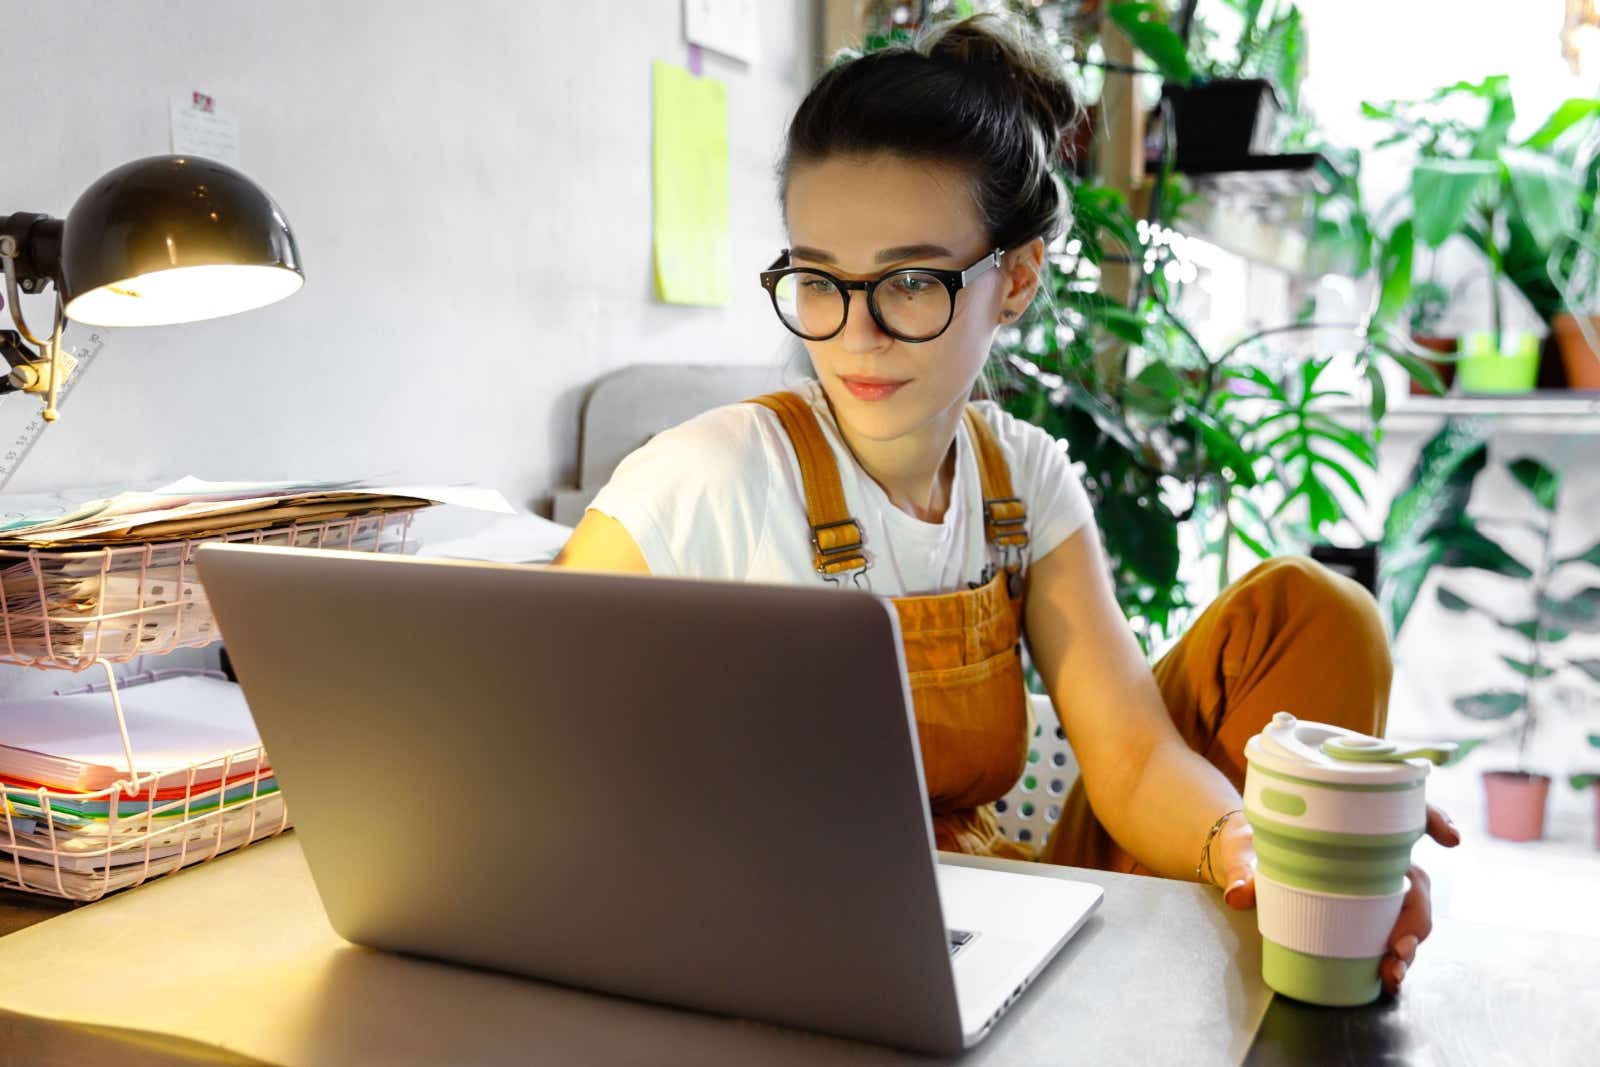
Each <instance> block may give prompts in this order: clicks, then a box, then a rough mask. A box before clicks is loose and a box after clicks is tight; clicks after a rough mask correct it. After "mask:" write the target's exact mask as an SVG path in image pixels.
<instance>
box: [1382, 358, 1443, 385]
mask: <svg viewBox="0 0 1600 1067" xmlns="http://www.w3.org/2000/svg"><path fill="white" fill-rule="evenodd" d="M1381 351H1382V352H1383V353H1384V354H1385V355H1386V356H1388V357H1389V358H1390V359H1392V360H1394V361H1395V362H1396V363H1398V364H1400V366H1401V367H1402V368H1404V370H1405V372H1406V373H1407V374H1409V375H1411V379H1412V381H1415V382H1418V383H1420V384H1421V385H1422V387H1423V388H1424V389H1426V390H1428V392H1430V393H1432V394H1433V395H1434V396H1443V395H1444V379H1443V378H1442V377H1440V376H1439V370H1438V368H1437V367H1435V366H1434V365H1433V363H1432V362H1431V361H1430V360H1429V359H1427V358H1424V357H1422V356H1419V355H1416V354H1415V353H1413V352H1408V351H1406V350H1405V349H1404V348H1400V347H1398V346H1396V347H1392V348H1391V347H1388V346H1382V347H1381Z"/></svg>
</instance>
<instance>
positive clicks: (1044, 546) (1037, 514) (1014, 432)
mask: <svg viewBox="0 0 1600 1067" xmlns="http://www.w3.org/2000/svg"><path fill="white" fill-rule="evenodd" d="M985 414H986V415H987V416H988V419H989V424H990V425H991V426H993V427H994V430H995V436H997V437H998V438H999V439H1000V443H1001V445H1002V447H1003V448H1004V450H1005V451H1006V453H1007V459H1008V460H1010V462H1011V482H1012V488H1013V489H1014V490H1015V491H1016V492H1017V495H1019V496H1020V497H1022V500H1023V502H1024V503H1025V504H1026V505H1027V507H1028V543H1029V555H1031V556H1032V557H1033V558H1034V559H1043V558H1044V557H1045V556H1048V555H1049V554H1050V553H1051V552H1052V551H1053V550H1054V549H1055V548H1056V546H1058V545H1060V544H1061V543H1062V542H1063V541H1065V540H1067V538H1069V537H1071V536H1072V535H1073V534H1075V533H1077V532H1078V530H1079V529H1081V528H1082V527H1083V525H1084V524H1085V523H1087V522H1089V521H1090V520H1092V519H1093V518H1094V505H1093V504H1091V503H1090V502H1089V494H1088V492H1087V490H1085V489H1084V487H1083V475H1082V473H1081V468H1080V467H1079V465H1077V464H1074V463H1073V462H1072V461H1071V459H1070V458H1069V457H1068V455H1067V443H1066V442H1065V441H1061V440H1058V439H1056V438H1054V437H1051V436H1050V435H1049V434H1048V433H1046V432H1045V431H1044V430H1042V429H1040V428H1039V427H1038V426H1035V425H1034V424H1033V423H1031V422H1025V421H1023V420H1022V419H1019V418H1016V417H1015V416H1013V415H1011V414H1010V413H1009V412H1006V411H1003V410H1001V409H1000V407H999V406H998V405H992V406H989V410H988V411H987V412H986V413H985Z"/></svg>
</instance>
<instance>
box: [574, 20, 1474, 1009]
mask: <svg viewBox="0 0 1600 1067" xmlns="http://www.w3.org/2000/svg"><path fill="white" fill-rule="evenodd" d="M1076 112H1077V106H1076V102H1075V101H1074V99H1073V97H1072V93H1071V90H1070V89H1069V87H1068V86H1067V84H1066V83H1065V81H1064V80H1063V79H1062V77H1061V75H1060V72H1059V69H1058V67H1057V66H1056V64H1055V61H1054V58H1053V57H1052V56H1051V55H1050V54H1049V52H1048V51H1046V50H1045V49H1043V48H1042V47H1041V46H1039V45H1038V44H1037V43H1035V42H1032V41H1029V40H1026V39H1024V38H1021V37H1020V36H1018V35H1017V34H1016V33H1015V32H1014V31H1012V30H1011V29H1010V28H1009V27H1008V26H1007V25H1006V24H1005V23H1003V22H1000V21H999V20H997V19H995V18H993V17H992V16H978V17H976V18H972V19H968V20H966V21H964V22H960V23H956V24H954V25H950V26H946V27H944V28H942V29H940V30H938V31H936V32H935V33H933V34H932V35H930V36H928V37H926V38H925V39H923V40H922V41H921V42H919V43H918V44H917V45H916V46H915V47H911V48H895V49H890V50H886V51H882V52H877V53H873V54H870V55H867V56H864V57H861V58H858V59H855V60H852V61H849V62H845V63H842V64H840V65H838V66H836V67H834V68H833V69H832V70H830V71H829V72H828V73H827V74H825V75H824V76H823V77H822V78H821V79H820V80H819V81H818V82H817V84H816V85H815V86H814V87H813V88H812V90H811V92H810V94H809V95H808V96H807V97H806V99H805V100H804V102H803V103H802V104H801V105H800V108H799V111H798V112H797V113H796V115H795V117H794V120H793V122H792V124H791V126H790V129H789V136H788V145H787V151H786V153H785V157H784V160H783V163H782V165H781V198H782V203H783V208H784V213H785V218H786V222H787V225H788V230H789V235H790V239H791V247H790V248H789V249H788V250H787V251H786V252H785V253H784V254H783V255H782V256H780V257H779V259H778V261H777V262H776V263H774V264H773V266H772V268H770V269H769V270H768V271H766V272H763V273H762V275H761V280H762V284H763V285H764V286H765V287H766V288H767V290H768V292H769V294H770V295H771V297H772V301H773V306H774V308H775V309H776V310H777V312H778V314H779V317H780V318H781V319H782V320H783V322H784V325H785V326H787V327H788V328H789V329H790V330H791V331H792V332H794V333H795V334H797V335H799V336H800V337H801V338H802V339H803V340H804V342H805V345H806V349H807V351H808V352H809V354H810V357H811V363H812V366H813V367H814V368H815V371H816V376H817V377H816V380H815V381H810V382H807V383H806V384H805V385H804V386H802V387H801V388H799V389H796V390H794V391H792V392H786V393H777V394H772V395H771V396H767V397H762V398H759V399H758V400H757V401H755V402H752V403H746V404H736V405H732V406H729V407H726V408H721V409H718V410H715V411H712V412H709V413H707V414H705V415H703V416H701V417H699V418H696V419H693V420H691V421H690V422H688V423H685V424H684V425H682V426H679V427H677V428H675V429H673V430H670V431H668V432H666V433H663V434H660V435H658V436H657V437H656V438H654V439H653V440H651V441H650V442H649V443H648V444H647V445H645V446H644V447H643V448H641V449H640V450H638V451H637V452H635V453H634V454H633V455H632V456H630V457H628V459H627V460H625V461H624V462H623V463H622V464H621V465H620V466H619V467H618V468H617V471H616V473H615V475H614V477H613V479H612V481H611V482H610V483H609V484H608V485H607V486H606V488H605V489H604V490H603V491H602V492H601V493H600V494H599V496H598V497H597V498H596V499H595V501H594V504H593V505H592V509H591V510H590V511H589V512H588V513H587V514H586V515H585V516H584V518H583V520H582V522H581V523H580V524H579V525H578V528H577V530H576V531H575V532H574V534H573V536H572V539H571V541H570V542H569V543H568V545H567V546H566V548H565V550H564V551H563V553H562V555H561V558H560V559H559V560H558V563H559V564H561V565H565V566H571V567H577V568H584V569H591V570H610V571H625V572H628V571H631V572H639V573H654V574H665V575H684V576H695V577H703V578H717V579H726V580H740V581H744V580H748V581H765V582H797V583H804V584H820V583H824V582H831V583H836V584H844V585H852V586H857V587H860V588H868V589H871V590H873V591H875V592H877V593H880V594H884V595H887V596H889V597H892V598H893V601H894V604H895V606H896V608H897V609H898V612H899V616H900V623H901V629H902V632H903V634H904V636H905V645H906V660H907V666H908V668H909V670H910V672H911V684H912V694H913V699H914V703H915V705H916V716H917V724H918V734H919V741H920V743H921V746H922V755H923V763H924V769H925V773H926V775H927V779H928V789H929V799H930V804H931V806H932V810H933V815H934V826H935V832H936V837H937V839H938V843H939V845H940V847H942V848H950V849H958V850H961V851H967V852H973V853H980V854H989V855H998V856H1009V857H1025V858H1030V859H1032V858H1038V859H1042V860H1047V861H1050V862H1055V863H1065V864H1071V865H1076V866H1092V867H1096V868H1101V869H1108V870H1120V871H1140V872H1144V873H1153V874H1158V875H1162V876H1166V877H1171V878H1189V879H1195V880H1209V881H1210V882H1212V883H1213V884H1215V885H1216V886H1218V887H1219V888H1221V889H1223V890H1224V895H1225V899H1226V901H1227V903H1228V904H1230V905H1232V906H1233V907H1236V908H1248V907H1252V906H1253V905H1254V894H1255V890H1254V874H1253V872H1254V863H1255V854H1254V850H1253V848H1252V843H1251V834H1250V828H1249V826H1248V824H1247V823H1246V822H1245V820H1244V818H1243V816H1242V814H1240V811H1239V809H1240V807H1241V802H1240V799H1239V789H1240V787H1241V785H1242V782H1243V777H1244V770H1245V763H1244V759H1243V755H1242V751H1243V745H1244V741H1245V740H1246V739H1247V738H1248V737H1250V736H1251V735H1253V734H1255V733H1257V732H1258V731H1259V730H1260V729H1261V727H1262V726H1263V725H1264V724H1265V723H1266V722H1267V721H1269V720H1270V718H1271V716H1272V714H1273V713H1274V712H1276V711H1278V710H1280V709H1282V708H1289V709H1290V710H1292V711H1294V712H1295V713H1296V714H1297V715H1299V716H1300V717H1302V718H1306V719H1312V720H1317V721H1323V722H1332V723H1338V724H1341V725H1346V726H1349V727H1351V728H1354V729H1358V730H1361V731H1363V732H1369V733H1381V732H1382V730H1383V725H1384V717H1385V713H1386V710H1387V695H1388V687H1389V677H1390V665H1389V659H1388V651H1387V645H1386V642H1385V639H1384V635H1383V631H1382V627H1381V625H1380V624H1379V621H1378V617H1377V613H1376V611H1375V609H1374V607H1373V605H1372V603H1371V599H1370V597H1368V596H1367V595H1366V594H1365V592H1364V591H1363V590H1361V589H1360V588H1359V587H1357V586H1356V585H1355V584H1354V583H1352V582H1349V581H1348V580H1346V579H1343V578H1339V577H1336V576H1334V575H1331V574H1329V573H1328V572H1326V571H1324V570H1323V569H1322V568H1320V567H1318V566H1316V565H1315V564H1311V563H1308V562H1305V561H1294V560H1281V561H1272V562H1270V563H1267V564H1264V565H1262V566H1261V567H1259V568H1257V569H1256V570H1255V571H1253V572H1251V574H1250V575H1248V576H1247V577H1245V578H1244V579H1243V580H1241V581H1240V582H1238V583H1236V584H1235V585H1234V586H1232V587H1230V588H1229V589H1228V590H1226V591H1225V592H1224V593H1223V594H1222V596H1221V597H1219V598H1218V600H1217V602H1216V603H1215V604H1213V605H1212V606H1211V607H1210V608H1209V609H1208V610H1207V611H1206V613H1205V614H1204V615H1203V616H1202V618H1201V619H1200V620H1198V622H1197V624H1196V625H1195V627H1194V628H1193V630H1192V631H1191V632H1190V633H1189V634H1188V635H1187V636H1186V637H1185V638H1184V640H1183V641H1182V642H1181V643H1180V644H1179V645H1178V646H1177V647H1176V648H1175V649H1174V650H1173V651H1172V652H1171V653H1170V654H1168V655H1167V656H1166V657H1165V658H1164V659H1163V660H1162V661H1161V663H1160V664H1159V665H1158V666H1157V668H1156V672H1155V674H1154V676H1152V674H1151V670H1150V667H1149V666H1148V665H1147V664H1146V663H1145V661H1144V659H1143V658H1142V656H1141V654H1140V651H1139V647H1138V645H1137V643H1136V642H1135V640H1134V638H1133V636H1132V633H1131V632H1130V630H1129V627H1128V625H1127V622H1126V620H1125V619H1124V617H1123V616H1122V614H1121V612H1120V610H1119V608H1118V606H1117V602H1116V600H1115V598H1114V596H1113V593H1112V588H1111V584H1110V581H1109V578H1108V568H1107V565H1106V562H1105V558H1104V556H1103V554H1102V551H1101V547H1100V543H1099V539H1098V535H1097V532H1096V529H1095V525H1094V523H1093V522H1092V521H1091V519H1092V514H1091V509H1090V504H1089V501H1088V498H1087V495H1086V494H1085V492H1084V489H1083V487H1082V485H1081V483H1080V482H1079V481H1078V479H1077V477H1076V476H1075V475H1074V473H1073V472H1072V470H1071V468H1070V467H1069V465H1068V461H1067V457H1066V455H1065V454H1064V452H1063V451H1062V449H1061V447H1060V445H1059V444H1058V443H1057V442H1056V441H1054V440H1052V439H1051V438H1050V437H1049V436H1048V435H1047V434H1045V433H1044V432H1043V431H1042V430H1040V429H1038V428H1037V427H1034V426H1031V425H1028V424H1026V423H1022V422H1019V421H1017V420H1015V419H1013V418H1011V417H1010V416H1008V415H1006V414H1005V413H1003V412H1001V411H1000V410H999V409H998V408H997V407H996V406H995V405H993V404H988V403H980V404H970V405H969V403H968V400H969V398H970V397H971V396H972V394H973V389H974V385H975V383H976V381H977V379H978V378H979V376H980V374H981V373H982V371H983V368H984V364H985V361H986V360H987V358H988V353H989V349H990V345H991V342H992V341H993V338H994V334H995V331H996V330H997V329H998V328H999V327H1000V326H1001V325H1002V324H1004V323H1007V322H1010V321H1013V320H1015V319H1017V318H1018V317H1019V316H1020V315H1021V314H1022V312H1023V310H1024V309H1025V308H1026V307H1027V306H1028V303H1029V301H1030V300H1032V299H1033V297H1034V295H1035V292H1036V290H1037V289H1038V286H1039V282H1040V271H1041V267H1042V264H1043V260H1044V251H1045V244H1046V242H1047V241H1048V240H1049V239H1050V238H1052V237H1054V236H1055V235H1057V234H1058V233H1059V232H1060V231H1061V228H1062V226H1063V222H1064V218H1065V214H1066V211H1067V204H1066V203H1065V197H1064V193H1063V191H1062V188H1061V186H1060V184H1059V183H1058V182H1057V180H1056V179H1055V177H1054V173H1053V163H1054V162H1055V158H1054V157H1055V153H1056V147H1055V146H1057V145H1059V144H1061V143H1062V135H1063V133H1064V132H1065V131H1066V130H1067V129H1068V128H1069V127H1070V125H1071V123H1072V122H1073V121H1074V119H1075V117H1076ZM1024 632H1025V636H1026V638H1027V641H1028V647H1029V651H1030V653H1031V656H1032V659H1033V662H1034V663H1035V665H1036V666H1037V667H1038V670H1039V673H1040V675H1041V677H1042V678H1043V680H1044V682H1045V684H1046V685H1047V687H1048V689H1049V692H1050V696H1051V699H1052V701H1053V702H1054V704H1055V707H1056V709H1057V712H1058V714H1059V716H1060V719H1061V723H1062V726H1063V728H1064V729H1065V731H1066V734H1067V737H1068V740H1069V741H1070V742H1071V744H1072V747H1073V750H1074V752H1075V754H1076V755H1077V757H1078V760H1079V763H1080V766H1081V770H1082V773H1081V778H1080V781H1079V782H1078V784H1077V785H1076V786H1075V787H1074V789H1073V791H1072V793H1071V794H1070V795H1069V796H1068V797H1067V799H1066V801H1065V803H1064V805H1063V811H1062V816H1061V818H1060V820H1059V822H1058V823H1057V826H1056V828H1055V830H1054V832H1053V833H1052V835H1051V837H1050V840H1049V841H1048V842H1047V843H1046V845H1045V847H1044V848H1043V849H1042V850H1041V852H1040V853H1039V854H1038V855H1037V856H1035V855H1034V854H1033V853H1032V851H1031V850H1028V849H1026V848H1024V847H1023V846H1022V845H1020V844H1019V843H1016V842H1011V841H1007V840H1006V839H1005V838H1004V837H1003V836H1002V835H1001V834H1000V833H999V831H998V829H997V827H996V823H995V818H994V813H993V807H992V804H993V802H994V801H995V800H996V799H998V798H999V797H1001V796H1003V795H1004V794H1005V793H1006V792H1007V791H1009V789H1010V788H1011V787H1012V785H1013V784H1014V783H1015V782H1016V781H1017V778H1018V776H1019V774H1020V772H1021V769H1022V765H1023V760H1024V758H1025V754H1026V751H1027V748H1028V738H1029V736H1030V734H1031V725H1030V723H1029V722H1028V720H1027V713H1026V700H1025V698H1024V695H1023V685H1022V672H1021V666H1020V663H1019V659H1018V651H1017V650H1018V639H1019V637H1020V636H1022V635H1023V633H1024ZM796 669H810V668H809V666H808V665H797V667H796ZM1428 832H1429V833H1430V834H1432V836H1433V837H1434V838H1435V839H1437V840H1439V841H1440V842H1441V843H1443V844H1446V845H1453V844H1455V843H1456V841H1457V840H1458V835H1457V834H1456V832H1455V829H1454V827H1453V826H1451V825H1450V824H1449V822H1448V820H1447V819H1446V818H1445V817H1444V816H1443V815H1442V814H1441V813H1439V812H1437V811H1434V810H1430V812H1429V818H1428ZM1411 876H1412V890H1411V892H1410V894H1409V895H1408V897H1407V899H1406V902H1405V905H1404V909H1403V911H1402V913H1401V915H1400V919H1399V921H1398V923H1397V924H1396V927H1395V930H1394V933H1393V935H1392V936H1391V939H1390V942H1389V944H1390V946H1391V947H1390V951H1389V954H1388V955H1387V956H1386V958H1385V959H1384V961H1383V964H1382V967H1381V971H1382V974H1383V978H1384V982H1385V985H1386V987H1387V988H1388V989H1390V990H1391V991H1394V990H1396V989H1397V988H1398V986H1399V984H1400V981H1401V979H1402V978H1403V976H1404V974H1405V969H1406V967H1407V965H1409V964H1410V962H1411V960H1412V958H1413V955H1414V953H1415V951H1416V945H1417V942H1419V941H1421V940H1422V939H1423V938H1425V937H1426V936H1427V934H1428V931H1429V927H1430V921H1429V900H1428V880H1427V878H1426V876H1425V875H1424V874H1423V873H1422V872H1421V871H1420V870H1418V869H1415V868H1414V869H1413V870H1412V872H1411Z"/></svg>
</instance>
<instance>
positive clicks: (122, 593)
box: [0, 478, 513, 661]
mask: <svg viewBox="0 0 1600 1067" xmlns="http://www.w3.org/2000/svg"><path fill="white" fill-rule="evenodd" d="M434 502H439V503H450V504H457V505H461V506H465V507H471V508H476V509H479V510H485V511H493V512H498V513H502V514H511V513H512V510H513V509H512V508H511V506H510V505H509V504H508V503H507V502H506V500H505V498H504V497H502V496H501V495H500V494H499V493H497V492H495V491H493V490H484V489H473V488H460V487H427V486H385V487H362V486H358V485H355V484H347V483H339V484H334V483H320V484H311V483H271V484H266V483H217V482H202V481H199V480H198V479H194V478H185V479H183V480H182V481H180V482H175V483H173V484H172V485H169V486H166V487H164V488H162V489H158V490H154V491H151V492H136V493H121V494H118V495H116V496H113V497H110V498H107V499H101V500H93V501H90V502H89V503H87V504H83V505H80V506H77V507H74V508H66V509H64V508H60V507H56V508H52V509H51V513H49V514H46V515H43V516H37V517H27V516H24V517H21V518H15V519H11V520H10V521H8V522H6V523H5V524H4V525H0V561H3V560H5V559H7V558H9V559H12V560H15V561H16V562H14V563H11V564H10V565H9V566H4V567H3V568H0V657H5V658H9V659H12V660H24V661H39V660H51V661H75V660H80V659H84V658H91V657H98V658H104V659H126V658H128V657H130V656H133V655H138V654H141V653H148V652H166V651H170V650H171V649H173V648H175V647H179V646H183V645H196V644H206V643H208V642H209V641H212V640H214V639H215V638H216V632H215V624H214V622H213V621H212V617H211V611H210V608H209V606H208V605H207V603H206V601H205V594H204V591H203V590H202V589H201V587H200V585H199V583H198V582H197V581H196V580H195V575H194V566H193V563H192V561H191V558H190V556H191V550H190V546H189V544H188V543H187V539H192V538H214V537H222V538H243V539H246V540H248V541H250V542H251V543H256V544H267V545H286V546H291V547H299V548H340V549H350V550H354V551H366V552H390V551H396V550H398V549H399V548H400V547H401V545H402V541H403V535H404V532H405V527H404V524H403V523H399V522H394V521H391V520H388V519H386V517H385V516H386V514H387V513H388V512H391V511H395V510H400V509H411V508H418V507H424V506H426V505H428V504H430V503H434ZM263 527H265V528H267V529H268V531H269V532H267V533H265V534H261V533H259V531H261V530H262V528H263ZM152 540H156V541H157V543H154V544H150V543H149V542H150V541H152ZM7 546H10V547H7Z"/></svg>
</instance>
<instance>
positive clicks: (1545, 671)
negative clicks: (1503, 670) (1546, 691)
mask: <svg viewBox="0 0 1600 1067" xmlns="http://www.w3.org/2000/svg"><path fill="white" fill-rule="evenodd" d="M1500 660H1501V662H1503V663H1504V664H1505V665H1506V666H1507V667H1510V668H1511V669H1512V670H1514V671H1516V672H1517V673H1518V674H1520V675H1522V676H1523V677H1524V678H1532V679H1535V680H1538V679H1540V678H1548V677H1550V676H1551V675H1552V674H1554V673H1556V671H1555V668H1554V667H1547V666H1545V665H1544V664H1543V663H1528V662H1526V661H1524V660H1520V659H1512V658H1511V657H1510V656H1507V655H1505V654H1504V653H1502V654H1501V656H1500Z"/></svg>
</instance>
